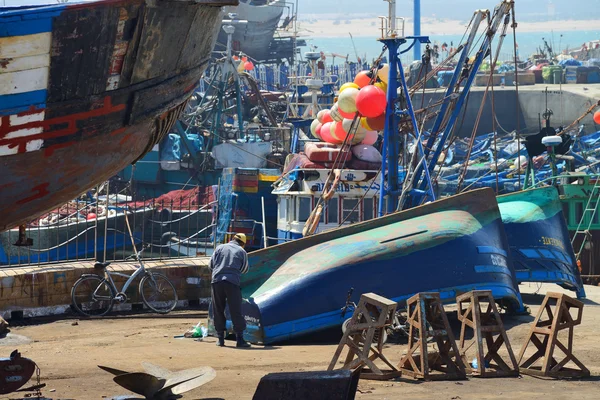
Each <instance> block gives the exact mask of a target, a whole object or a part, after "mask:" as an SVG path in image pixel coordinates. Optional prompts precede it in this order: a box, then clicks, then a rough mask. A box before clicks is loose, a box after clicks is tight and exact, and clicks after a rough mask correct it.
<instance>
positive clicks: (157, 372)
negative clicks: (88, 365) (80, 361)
mask: <svg viewBox="0 0 600 400" xmlns="http://www.w3.org/2000/svg"><path fill="white" fill-rule="evenodd" d="M142 365H143V367H144V369H145V370H146V371H147V372H133V373H131V372H127V371H122V370H119V369H116V368H111V367H105V366H101V365H99V366H98V367H99V368H101V369H103V370H104V371H107V372H109V373H111V374H113V375H116V376H115V377H114V378H113V380H114V381H115V382H116V383H117V384H118V385H120V386H122V387H124V388H125V389H128V390H131V391H132V392H134V393H137V394H141V395H142V396H144V398H146V399H152V400H162V399H170V398H174V397H177V396H178V395H180V394H182V393H185V392H188V391H190V390H193V389H196V388H198V387H200V386H202V385H204V384H206V383H208V382H210V381H212V380H213V379H214V378H215V377H216V376H217V373H216V371H215V370H214V369H213V368H211V367H198V368H191V369H186V370H183V371H175V372H173V371H170V370H168V369H166V368H162V367H160V366H158V365H154V364H150V363H146V362H144V363H142Z"/></svg>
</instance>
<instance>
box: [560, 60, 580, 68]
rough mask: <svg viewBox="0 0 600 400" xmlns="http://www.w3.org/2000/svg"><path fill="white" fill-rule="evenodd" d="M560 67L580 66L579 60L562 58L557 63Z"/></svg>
mask: <svg viewBox="0 0 600 400" xmlns="http://www.w3.org/2000/svg"><path fill="white" fill-rule="evenodd" d="M558 65H560V66H561V67H579V66H581V61H577V60H575V59H570V60H562V61H560V62H559V63H558Z"/></svg>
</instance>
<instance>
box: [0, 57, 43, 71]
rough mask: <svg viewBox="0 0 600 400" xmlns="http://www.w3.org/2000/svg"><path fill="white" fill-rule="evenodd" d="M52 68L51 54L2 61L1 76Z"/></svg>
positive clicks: (0, 62)
mask: <svg viewBox="0 0 600 400" xmlns="http://www.w3.org/2000/svg"><path fill="white" fill-rule="evenodd" d="M49 66H50V53H46V54H39V55H35V56H27V57H19V58H10V59H8V58H7V59H2V60H0V75H2V74H5V73H7V72H16V71H25V70H31V69H38V68H44V67H45V68H48V67H49Z"/></svg>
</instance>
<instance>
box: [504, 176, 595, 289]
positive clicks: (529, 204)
mask: <svg viewBox="0 0 600 400" xmlns="http://www.w3.org/2000/svg"><path fill="white" fill-rule="evenodd" d="M498 206H499V208H500V213H501V215H502V221H503V222H504V229H505V230H506V235H507V237H508V242H509V246H510V255H511V258H512V260H513V262H514V267H515V274H516V278H517V281H518V282H519V283H520V282H549V283H557V284H559V285H561V286H562V287H564V288H566V289H569V290H573V291H575V292H576V293H577V297H578V298H584V297H585V290H584V288H583V282H582V280H581V275H580V273H579V268H578V267H577V263H576V262H575V254H574V253H573V248H572V246H571V241H570V237H569V231H568V229H567V223H566V221H565V218H564V215H563V210H562V205H561V201H560V197H559V194H558V190H557V189H556V188H555V187H545V188H539V189H530V190H524V191H521V192H516V193H511V194H507V195H504V196H498Z"/></svg>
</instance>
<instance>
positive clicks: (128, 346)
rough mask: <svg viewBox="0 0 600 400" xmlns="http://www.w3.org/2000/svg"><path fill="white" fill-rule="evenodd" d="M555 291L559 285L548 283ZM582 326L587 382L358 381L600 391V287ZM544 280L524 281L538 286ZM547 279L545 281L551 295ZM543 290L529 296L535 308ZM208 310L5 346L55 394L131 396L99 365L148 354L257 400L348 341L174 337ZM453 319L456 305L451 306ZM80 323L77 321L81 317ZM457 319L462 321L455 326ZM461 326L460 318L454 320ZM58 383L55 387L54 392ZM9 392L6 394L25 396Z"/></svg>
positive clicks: (69, 327) (473, 391)
mask: <svg viewBox="0 0 600 400" xmlns="http://www.w3.org/2000/svg"><path fill="white" fill-rule="evenodd" d="M549 287H550V290H552V291H560V289H559V288H558V287H556V286H552V285H551V286H549ZM586 289H587V292H588V299H587V300H586V301H585V303H586V306H585V308H584V317H583V324H582V325H581V326H579V327H578V328H577V329H576V331H575V333H576V334H575V342H574V343H575V345H574V346H575V354H576V355H577V356H578V357H579V358H580V360H581V361H582V362H583V363H584V364H585V365H586V366H587V367H588V368H589V369H590V370H591V372H592V375H593V377H592V378H591V379H588V380H584V381H558V380H543V379H536V378H531V377H527V376H523V377H520V378H500V379H477V378H471V379H469V380H468V381H462V382H427V383H423V382H415V381H408V380H397V381H388V382H377V381H364V380H361V381H360V383H359V391H358V392H357V396H356V398H357V399H400V398H402V399H433V398H435V399H439V400H442V399H448V400H458V399H460V400H467V399H477V400H480V399H521V398H523V399H525V398H543V399H545V400H551V399H566V398H572V399H578V400H580V399H598V396H599V395H598V390H599V389H600V386H599V384H598V382H597V381H598V380H599V379H598V377H599V376H600V357H599V355H600V340H599V338H598V326H599V324H600V306H599V304H600V288H598V287H591V286H589V287H586ZM535 290H537V287H536V286H534V285H532V286H528V287H524V288H523V291H524V292H529V293H533V292H534V291H535ZM546 290H547V287H546V286H544V287H542V288H541V291H540V292H541V293H545V291H546ZM542 298H543V296H542V295H539V294H538V295H534V294H527V295H524V299H525V302H526V303H527V304H528V305H529V306H530V307H531V309H532V312H533V313H535V312H536V311H537V309H538V306H539V304H540V302H541V300H542ZM205 316H206V315H205V313H203V312H200V311H179V312H174V313H171V314H170V315H167V316H155V315H152V314H138V315H129V316H122V315H119V316H113V317H108V318H104V319H101V320H93V321H90V320H78V319H76V318H71V319H61V320H56V319H53V320H44V319H38V320H29V321H24V322H23V324H21V326H13V327H12V332H11V335H22V336H25V337H27V338H29V339H30V340H31V342H30V343H21V344H16V343H14V342H13V341H12V340H13V339H12V338H11V337H10V336H9V337H7V338H4V339H0V353H1V354H2V356H8V355H9V353H10V352H11V351H12V350H14V349H15V348H18V349H19V350H20V351H21V353H22V354H23V356H25V357H29V358H31V359H33V360H34V361H35V362H37V363H38V365H39V366H40V368H41V376H42V382H45V383H46V384H47V385H48V386H47V387H46V388H45V389H44V394H45V395H46V396H47V397H51V398H53V399H100V398H103V397H106V396H115V395H119V394H120V395H123V394H127V391H126V390H125V389H122V388H120V387H119V386H117V385H116V384H115V383H114V382H113V381H112V378H111V376H110V375H109V374H108V373H106V372H104V371H101V370H100V369H98V368H97V365H98V364H102V365H108V366H112V367H115V368H118V369H123V370H129V371H142V368H141V366H140V363H141V362H142V361H149V362H152V363H155V364H158V365H161V366H163V367H166V368H169V369H171V370H178V369H185V368H191V367H195V366H201V365H210V366H212V367H213V368H215V370H216V371H217V377H216V378H215V379H214V380H213V381H212V382H210V383H208V384H206V385H205V386H203V387H201V388H199V389H196V390H194V391H192V392H189V393H188V394H186V396H185V398H186V399H240V400H242V399H251V398H252V396H253V393H254V391H255V389H256V386H257V384H258V382H259V380H260V378H261V377H262V376H263V375H265V374H267V373H269V372H280V371H308V370H324V369H326V367H327V365H328V364H329V361H330V359H331V357H332V356H333V353H334V350H335V348H336V345H337V340H339V334H337V333H335V334H333V335H330V337H329V338H324V337H323V338H321V339H320V343H306V342H304V343H302V342H297V343H292V344H284V345H278V346H273V347H260V346H256V347H253V348H252V349H251V350H238V349H235V348H233V347H231V346H232V345H233V342H230V341H228V342H227V345H228V346H229V347H226V348H217V347H216V346H215V341H214V339H213V338H207V339H205V341H204V342H196V341H194V340H192V339H175V338H174V336H175V335H179V334H182V333H183V332H184V331H185V330H187V329H188V328H189V327H191V326H193V325H195V324H196V323H197V322H198V320H201V319H204V318H205ZM449 318H450V320H451V321H455V313H453V312H452V311H450V312H449ZM504 319H505V324H506V325H507V327H509V331H508V334H509V338H510V340H511V343H512V346H513V348H514V351H515V353H518V351H519V349H520V347H521V344H522V342H523V339H524V336H525V335H526V333H527V331H528V327H529V322H530V321H532V320H533V316H520V317H505V318H504ZM76 322H77V324H75V323H76ZM454 325H455V324H454ZM455 327H456V326H455ZM405 350H406V345H404V344H394V345H388V346H387V348H386V350H385V354H386V355H387V357H388V358H389V359H390V360H391V361H392V362H393V363H397V362H398V361H399V360H400V357H401V354H402V352H403V351H405ZM51 390H53V391H51ZM17 397H18V396H15V395H10V396H8V397H0V398H12V399H14V398H17Z"/></svg>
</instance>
